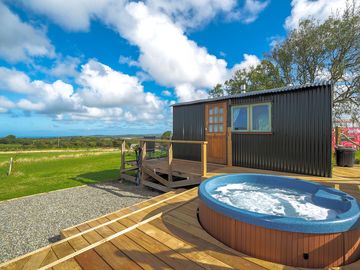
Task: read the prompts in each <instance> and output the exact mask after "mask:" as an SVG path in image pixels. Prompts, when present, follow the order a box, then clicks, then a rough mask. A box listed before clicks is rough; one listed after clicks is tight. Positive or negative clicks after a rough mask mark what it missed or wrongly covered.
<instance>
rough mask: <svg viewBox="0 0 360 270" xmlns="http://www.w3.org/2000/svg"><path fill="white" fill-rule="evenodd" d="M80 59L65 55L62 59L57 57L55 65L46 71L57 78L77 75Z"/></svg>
mask: <svg viewBox="0 0 360 270" xmlns="http://www.w3.org/2000/svg"><path fill="white" fill-rule="evenodd" d="M79 64H80V59H79V58H77V57H71V56H67V57H65V58H64V59H61V58H60V59H57V60H56V62H55V65H54V66H53V67H52V68H51V69H50V70H49V71H48V73H49V74H50V75H53V76H56V77H58V78H66V77H77V75H78V73H79V72H78V70H77V69H78V67H79Z"/></svg>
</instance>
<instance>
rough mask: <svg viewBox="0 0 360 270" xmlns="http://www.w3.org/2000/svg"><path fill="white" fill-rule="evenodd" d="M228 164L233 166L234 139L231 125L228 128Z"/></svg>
mask: <svg viewBox="0 0 360 270" xmlns="http://www.w3.org/2000/svg"><path fill="white" fill-rule="evenodd" d="M226 152H227V165H228V166H232V140H231V127H228V128H227V151H226Z"/></svg>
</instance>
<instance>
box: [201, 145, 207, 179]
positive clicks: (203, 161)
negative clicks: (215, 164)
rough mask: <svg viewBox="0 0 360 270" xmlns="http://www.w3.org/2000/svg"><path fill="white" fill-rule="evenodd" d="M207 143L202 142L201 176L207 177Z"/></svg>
mask: <svg viewBox="0 0 360 270" xmlns="http://www.w3.org/2000/svg"><path fill="white" fill-rule="evenodd" d="M206 144H207V142H203V143H202V144H201V176H202V177H205V176H206V174H207V153H206Z"/></svg>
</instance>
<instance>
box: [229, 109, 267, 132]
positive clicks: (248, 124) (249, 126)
mask: <svg viewBox="0 0 360 270" xmlns="http://www.w3.org/2000/svg"><path fill="white" fill-rule="evenodd" d="M259 105H268V106H269V116H268V117H269V126H270V129H269V130H254V129H253V127H252V125H253V123H252V122H253V119H252V109H253V107H255V106H259ZM237 108H246V109H247V116H248V119H247V129H246V130H245V129H244V130H236V129H234V121H233V119H234V110H235V109H237ZM231 130H232V131H233V132H237V133H251V132H254V133H269V132H272V103H271V102H261V103H253V104H247V105H236V106H232V107H231Z"/></svg>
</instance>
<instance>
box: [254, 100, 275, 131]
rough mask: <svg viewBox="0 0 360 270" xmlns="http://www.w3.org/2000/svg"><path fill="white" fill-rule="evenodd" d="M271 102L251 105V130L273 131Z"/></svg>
mask: <svg viewBox="0 0 360 270" xmlns="http://www.w3.org/2000/svg"><path fill="white" fill-rule="evenodd" d="M270 108H271V107H270V104H257V105H251V130H252V131H259V132H269V131H271V127H270V123H271V118H270V110H271V109H270Z"/></svg>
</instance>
